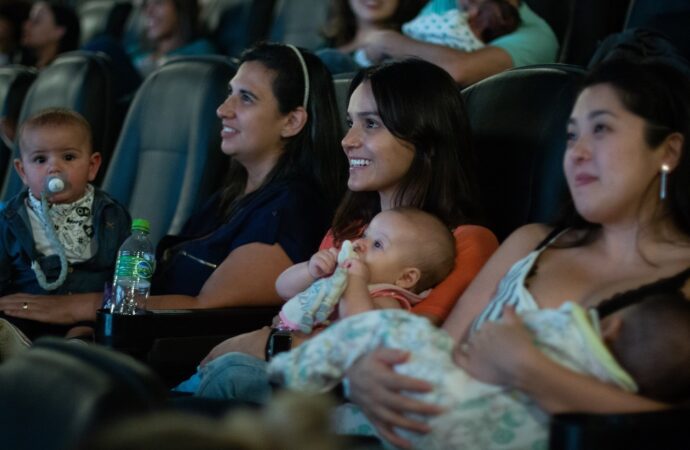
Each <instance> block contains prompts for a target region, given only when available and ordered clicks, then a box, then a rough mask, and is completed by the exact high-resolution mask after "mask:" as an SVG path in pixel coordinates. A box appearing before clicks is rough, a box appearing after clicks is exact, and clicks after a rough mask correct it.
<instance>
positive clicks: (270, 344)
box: [266, 328, 292, 361]
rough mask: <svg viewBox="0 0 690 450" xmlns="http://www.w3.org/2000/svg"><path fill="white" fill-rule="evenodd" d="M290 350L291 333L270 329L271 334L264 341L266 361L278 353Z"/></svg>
mask: <svg viewBox="0 0 690 450" xmlns="http://www.w3.org/2000/svg"><path fill="white" fill-rule="evenodd" d="M291 348H292V332H291V331H290V330H283V329H280V328H271V334H269V335H268V341H266V361H270V360H271V358H273V357H274V356H275V355H277V354H278V353H282V352H287V351H289V350H290V349H291Z"/></svg>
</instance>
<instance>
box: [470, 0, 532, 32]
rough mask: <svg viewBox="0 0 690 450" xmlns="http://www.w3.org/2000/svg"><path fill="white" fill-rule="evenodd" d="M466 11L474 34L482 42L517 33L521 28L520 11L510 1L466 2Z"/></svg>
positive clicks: (480, 0) (484, 0)
mask: <svg viewBox="0 0 690 450" xmlns="http://www.w3.org/2000/svg"><path fill="white" fill-rule="evenodd" d="M461 3H462V4H464V3H467V4H468V6H467V7H465V11H466V12H467V14H468V19H467V20H468V22H469V25H470V28H471V30H472V33H474V35H475V36H477V37H478V38H479V39H480V40H481V41H482V42H491V41H493V40H494V39H496V38H498V37H501V36H504V35H506V34H509V33H512V32H513V31H515V30H516V29H517V28H518V26H520V14H519V12H518V9H517V8H516V7H515V6H514V5H513V4H512V3H510V2H509V1H508V0H466V1H464V2H461Z"/></svg>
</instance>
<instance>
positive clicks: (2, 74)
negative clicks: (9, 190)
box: [0, 65, 37, 180]
mask: <svg viewBox="0 0 690 450" xmlns="http://www.w3.org/2000/svg"><path fill="white" fill-rule="evenodd" d="M36 73H37V72H36V70H34V69H31V68H29V67H25V66H19V65H14V66H5V67H0V117H2V120H4V121H7V123H14V124H15V125H16V124H17V123H18V121H19V113H20V111H21V107H22V103H23V102H24V97H26V93H27V92H28V91H29V87H31V83H33V81H34V79H36ZM8 141H9V138H8V137H7V136H3V138H2V140H0V180H3V179H4V177H5V176H6V173H5V170H10V171H11V170H13V169H12V167H11V164H10V160H11V159H12V152H13V147H14V144H13V143H12V142H8Z"/></svg>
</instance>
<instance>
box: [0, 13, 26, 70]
mask: <svg viewBox="0 0 690 450" xmlns="http://www.w3.org/2000/svg"><path fill="white" fill-rule="evenodd" d="M30 10H31V4H30V3H28V2H26V1H23V0H16V1H14V0H11V1H6V2H3V3H1V4H0V66H5V65H7V64H22V63H24V62H25V59H26V55H25V52H24V51H23V50H22V48H21V46H20V42H21V39H22V24H23V23H24V22H25V21H26V20H27V19H28V18H29V11H30Z"/></svg>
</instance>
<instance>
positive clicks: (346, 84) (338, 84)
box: [333, 73, 355, 130]
mask: <svg viewBox="0 0 690 450" xmlns="http://www.w3.org/2000/svg"><path fill="white" fill-rule="evenodd" d="M354 76H355V74H354V73H339V74H337V75H334V76H333V87H334V88H335V98H336V100H337V101H338V114H340V118H341V120H342V124H343V130H347V129H348V127H347V92H348V91H349V89H350V83H351V82H352V79H353V78H354Z"/></svg>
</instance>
